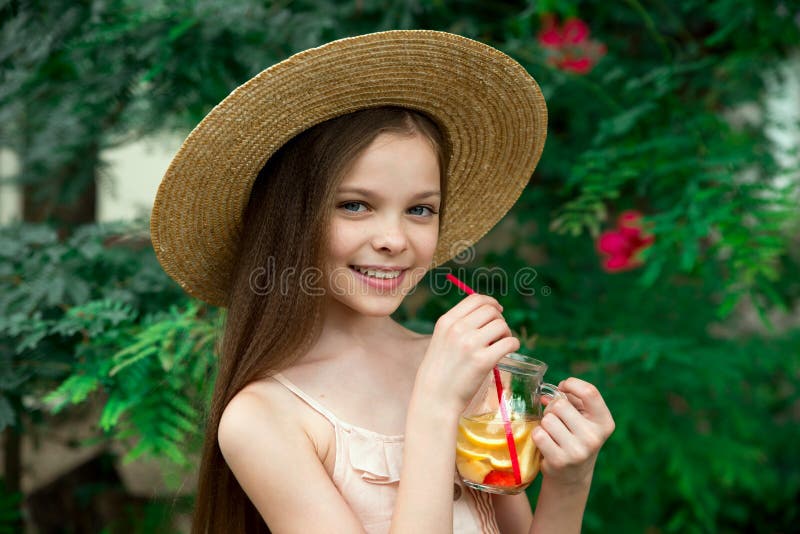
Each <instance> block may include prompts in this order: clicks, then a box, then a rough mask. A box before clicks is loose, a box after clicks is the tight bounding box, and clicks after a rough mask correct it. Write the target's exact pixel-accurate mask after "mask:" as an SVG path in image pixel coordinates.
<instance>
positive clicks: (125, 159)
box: [97, 132, 188, 221]
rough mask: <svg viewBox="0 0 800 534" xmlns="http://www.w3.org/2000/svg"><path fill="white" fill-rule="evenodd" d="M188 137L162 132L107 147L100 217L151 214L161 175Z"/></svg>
mask: <svg viewBox="0 0 800 534" xmlns="http://www.w3.org/2000/svg"><path fill="white" fill-rule="evenodd" d="M186 135H188V132H187V134H186ZM185 137H186V136H185V135H184V136H181V135H178V134H174V135H159V136H154V137H152V138H148V139H144V140H141V141H137V142H135V143H131V144H129V145H125V146H121V147H119V148H115V149H112V150H107V151H106V152H105V153H104V154H103V160H104V161H106V162H108V170H107V171H106V172H105V173H104V174H103V175H101V176H100V180H99V182H98V191H97V195H98V197H97V219H98V220H99V221H114V220H130V219H134V218H137V217H146V218H149V216H150V210H151V209H152V207H153V201H154V200H155V198H156V191H157V190H158V185H159V184H160V183H161V178H162V177H163V176H164V173H165V172H166V170H167V167H168V166H169V163H170V161H171V160H172V157H173V156H174V155H175V153H177V152H178V149H179V148H180V146H181V143H182V142H183V139H184V138H185Z"/></svg>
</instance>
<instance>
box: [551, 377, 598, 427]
mask: <svg viewBox="0 0 800 534" xmlns="http://www.w3.org/2000/svg"><path fill="white" fill-rule="evenodd" d="M558 389H559V390H561V391H563V392H564V393H566V394H567V395H573V396H575V397H577V398H578V399H579V400H580V401H581V402H582V404H583V410H582V411H583V413H584V415H586V417H588V418H589V419H592V420H600V419H604V418H607V417H610V416H611V414H610V412H609V411H608V407H607V406H606V403H605V401H604V400H603V397H602V395H600V392H599V391H598V390H597V388H596V387H594V385H592V384H590V383H589V382H586V381H585V380H581V379H580V378H575V377H570V378H567V379H566V380H564V381H563V382H561V384H559V385H558Z"/></svg>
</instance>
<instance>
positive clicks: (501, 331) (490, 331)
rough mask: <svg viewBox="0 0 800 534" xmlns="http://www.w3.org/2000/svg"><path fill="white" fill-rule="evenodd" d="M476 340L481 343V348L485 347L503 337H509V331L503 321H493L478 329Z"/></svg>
mask: <svg viewBox="0 0 800 534" xmlns="http://www.w3.org/2000/svg"><path fill="white" fill-rule="evenodd" d="M477 335H478V339H480V340H481V341H482V342H483V346H484V347H487V346H489V345H491V344H492V343H494V342H495V341H499V340H501V339H503V338H505V337H510V336H511V329H510V328H509V327H508V324H506V321H505V319H502V318H500V319H495V320H493V321H490V322H489V323H488V324H487V325H486V326H483V327H481V328H479V329H478V334H477Z"/></svg>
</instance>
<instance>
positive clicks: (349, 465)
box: [273, 373, 500, 534]
mask: <svg viewBox="0 0 800 534" xmlns="http://www.w3.org/2000/svg"><path fill="white" fill-rule="evenodd" d="M273 378H274V379H275V380H276V381H278V382H279V383H281V384H283V385H284V386H285V387H286V388H287V389H289V390H290V391H291V392H292V393H294V394H295V395H297V396H298V397H300V398H301V399H302V400H303V401H305V403H306V404H308V405H309V406H310V407H311V408H313V409H314V410H316V411H318V412H319V413H320V414H322V415H323V416H324V417H325V418H326V419H328V420H329V421H330V422H331V424H333V427H334V431H335V433H336V463H335V467H334V472H333V483H334V484H335V485H336V487H337V488H338V490H339V492H340V493H341V494H342V496H343V497H344V498H345V500H346V501H347V503H348V504H349V505H350V508H351V509H352V510H353V511H354V512H355V514H356V515H357V516H358V517H359V519H360V520H361V523H362V524H363V525H364V529H365V530H366V531H367V532H368V533H369V534H378V533H380V534H383V533H386V532H388V531H389V525H390V524H391V521H392V511H393V510H394V503H395V499H396V497H397V489H398V485H399V484H398V483H399V481H400V467H401V465H402V462H403V436H402V435H399V436H388V435H386V434H379V433H377V432H373V431H371V430H367V429H366V428H361V427H358V426H355V425H351V424H349V423H346V422H345V421H342V420H341V419H339V418H338V417H336V416H335V415H334V414H333V413H331V412H330V411H329V410H328V409H327V408H325V407H324V406H322V405H321V404H320V403H319V402H318V401H316V400H315V399H313V398H312V397H311V396H309V395H308V394H306V393H305V392H304V391H302V390H301V389H300V388H298V387H297V386H296V385H295V384H294V383H292V382H291V381H290V380H289V379H288V378H286V377H285V376H283V375H282V374H281V373H276V374H275V375H273ZM453 482H454V484H455V488H454V492H453V499H454V500H453V532H454V534H500V530H499V529H498V527H497V522H496V521H495V517H494V508H493V506H492V500H491V496H490V495H489V494H488V493H484V492H481V491H476V490H474V489H472V488H470V487H468V486H465V485H464V484H463V483H462V482H461V480H460V479H459V478H458V472H456V473H455V478H454V480H453Z"/></svg>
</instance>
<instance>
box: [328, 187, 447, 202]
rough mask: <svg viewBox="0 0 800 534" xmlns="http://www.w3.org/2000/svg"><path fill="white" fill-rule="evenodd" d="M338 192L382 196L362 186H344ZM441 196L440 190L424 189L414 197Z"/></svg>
mask: <svg viewBox="0 0 800 534" xmlns="http://www.w3.org/2000/svg"><path fill="white" fill-rule="evenodd" d="M337 193H338V194H342V193H358V194H359V195H363V196H365V197H372V196H380V195H376V194H375V193H373V192H372V191H369V190H368V189H362V188H360V187H343V188H341V189H339V190H338V191H337ZM441 196H442V194H441V193H440V192H439V191H434V190H431V191H423V192H421V193H418V194H416V195H414V197H413V198H414V199H418V198H428V197H441Z"/></svg>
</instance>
